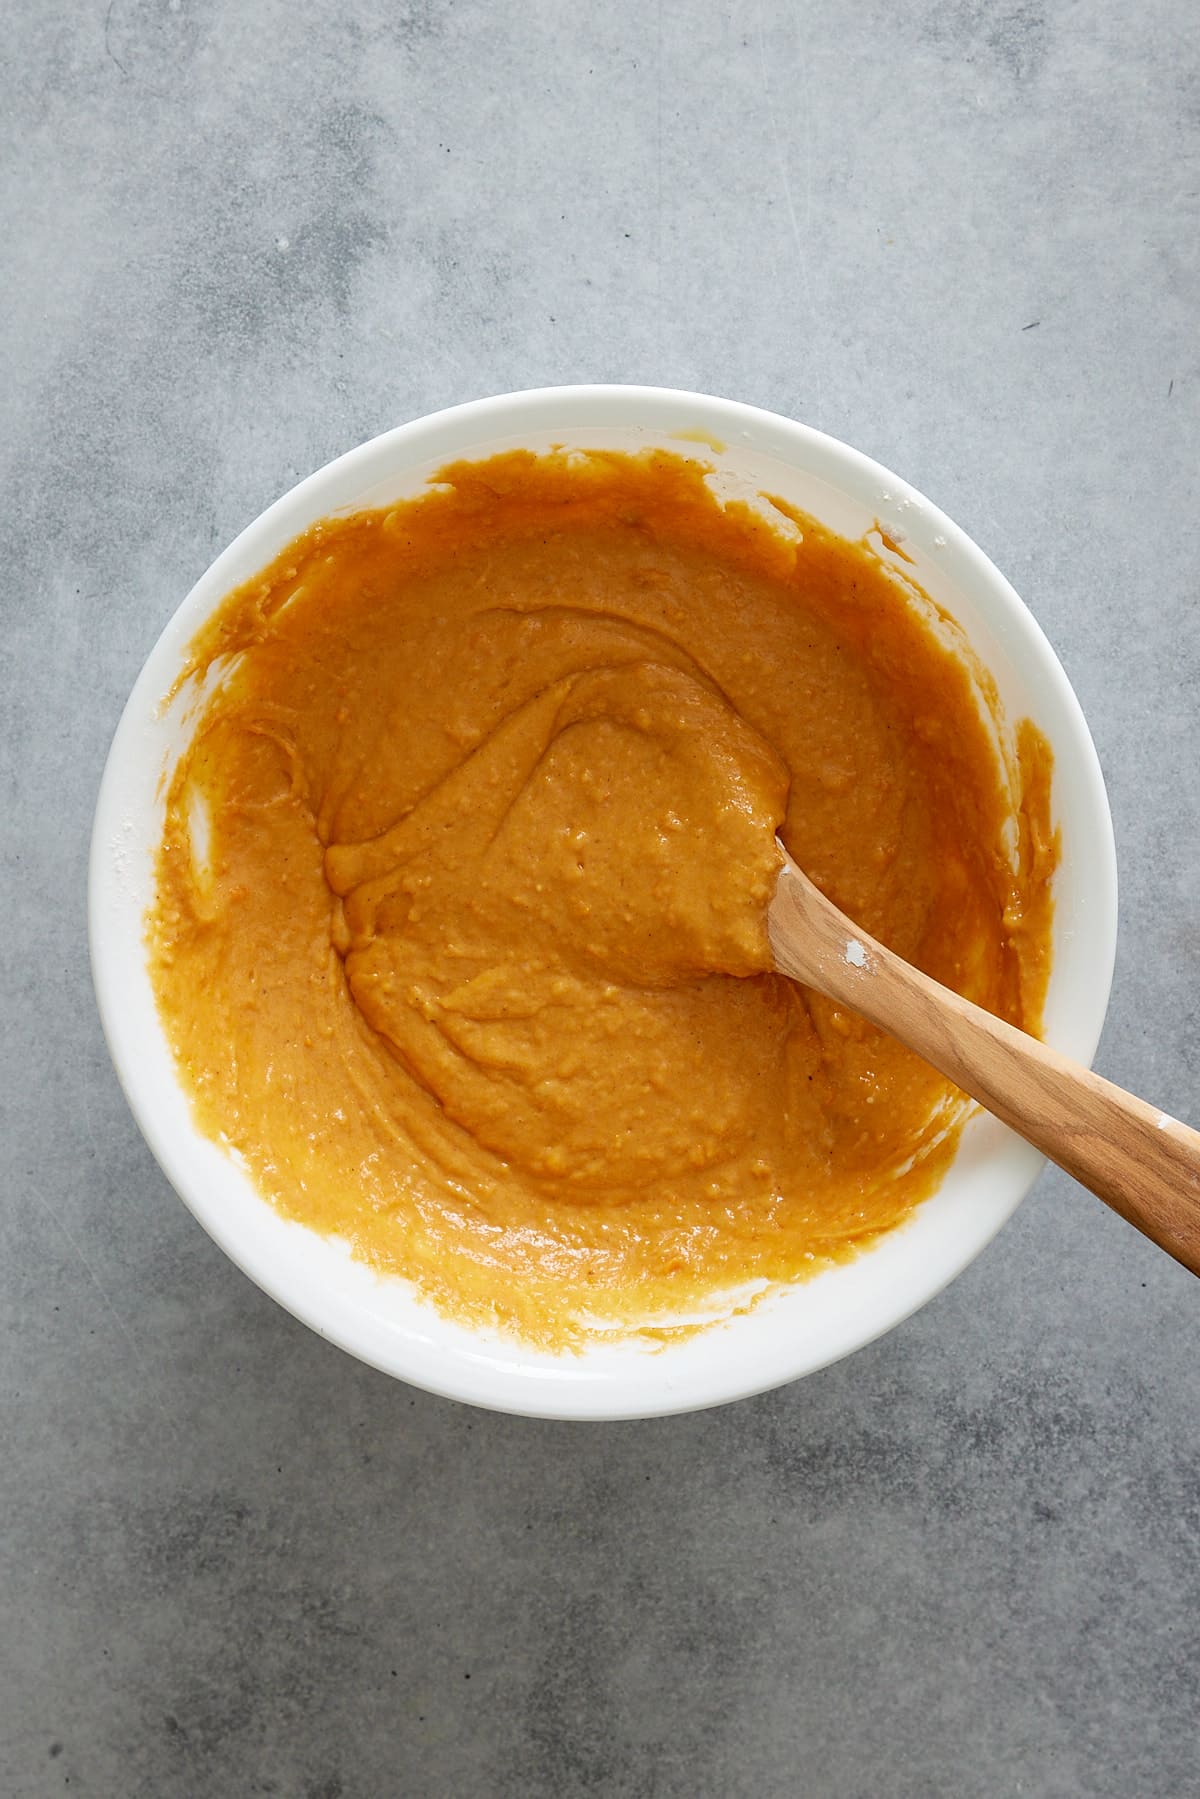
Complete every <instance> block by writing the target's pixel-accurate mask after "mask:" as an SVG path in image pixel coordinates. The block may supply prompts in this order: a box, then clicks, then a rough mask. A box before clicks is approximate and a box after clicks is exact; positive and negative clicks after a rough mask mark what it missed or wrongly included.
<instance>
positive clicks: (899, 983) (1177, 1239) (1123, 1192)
mask: <svg viewBox="0 0 1200 1799" xmlns="http://www.w3.org/2000/svg"><path fill="white" fill-rule="evenodd" d="M780 849H781V850H782V852H783V858H784V861H783V868H782V870H781V871H780V875H779V884H778V886H777V887H776V889H775V897H774V898H773V899H772V901H771V904H770V906H769V908H768V910H767V931H768V935H769V937H770V941H771V953H772V955H773V956H774V958H775V966H776V968H777V969H778V970H779V972H780V973H781V974H786V975H790V976H791V978H792V979H793V980H794V981H802V982H803V983H804V985H805V986H806V987H815V988H816V989H817V991H818V993H824V994H825V995H826V996H827V997H828V998H829V999H832V1000H836V1002H837V1003H838V1005H840V1006H848V1007H850V1008H851V1009H852V1010H853V1011H855V1012H858V1013H860V1014H861V1016H862V1017H863V1018H866V1019H869V1020H870V1022H871V1023H872V1024H875V1025H878V1026H879V1027H880V1028H881V1029H882V1030H885V1031H887V1032H888V1033H889V1035H891V1036H893V1037H896V1038H898V1039H899V1041H900V1042H901V1043H903V1044H905V1045H906V1046H907V1047H908V1048H909V1049H913V1050H915V1051H916V1052H917V1054H918V1055H919V1056H923V1057H924V1058H925V1060H926V1061H927V1062H929V1063H931V1064H932V1066H933V1067H934V1068H936V1069H937V1070H938V1071H939V1072H940V1073H941V1074H944V1075H946V1076H947V1078H948V1079H949V1080H952V1081H953V1082H954V1084H955V1086H957V1087H961V1088H962V1089H963V1091H964V1092H966V1093H969V1094H971V1096H972V1097H973V1098H974V1099H977V1100H978V1101H979V1102H980V1104H981V1105H984V1106H986V1107H987V1109H988V1111H989V1112H994V1113H995V1115H996V1117H997V1118H1001V1119H1003V1120H1004V1123H1005V1124H1007V1125H1010V1126H1011V1127H1012V1129H1013V1130H1014V1131H1017V1132H1018V1133H1019V1134H1020V1135H1021V1136H1022V1137H1024V1138H1026V1139H1027V1140H1028V1141H1029V1142H1030V1143H1032V1144H1034V1145H1035V1146H1036V1147H1037V1148H1038V1149H1040V1150H1041V1152H1042V1154H1043V1155H1046V1156H1049V1157H1050V1159H1051V1161H1052V1162H1057V1163H1058V1165H1059V1167H1060V1168H1065V1169H1066V1171H1067V1173H1068V1174H1070V1175H1073V1176H1074V1178H1075V1179H1076V1180H1077V1181H1080V1182H1082V1184H1083V1185H1084V1186H1085V1187H1090V1189H1091V1191H1092V1192H1093V1193H1095V1194H1096V1195H1098V1197H1099V1198H1100V1199H1102V1200H1103V1201H1104V1202H1105V1204H1106V1205H1110V1206H1112V1208H1113V1210H1114V1211H1116V1212H1119V1213H1120V1214H1121V1216H1122V1218H1125V1219H1128V1221H1129V1223H1130V1224H1132V1225H1133V1226H1134V1227H1135V1228H1136V1229H1137V1230H1139V1231H1141V1232H1142V1233H1143V1234H1144V1235H1145V1236H1147V1237H1149V1238H1150V1240H1151V1241H1152V1242H1154V1243H1157V1244H1158V1246H1159V1248H1160V1249H1165V1250H1166V1252H1167V1254H1168V1255H1171V1256H1174V1257H1175V1260H1176V1261H1177V1262H1182V1263H1183V1265H1184V1267H1185V1268H1190V1269H1191V1271H1192V1273H1193V1274H1200V1131H1194V1130H1192V1129H1190V1127H1189V1126H1188V1125H1186V1124H1180V1122H1179V1121H1178V1119H1176V1118H1169V1117H1168V1116H1167V1114H1166V1113H1165V1112H1160V1111H1158V1109H1157V1108H1156V1107H1154V1106H1148V1105H1147V1104H1146V1102H1145V1101H1144V1100H1141V1099H1135V1098H1134V1096H1133V1095H1132V1094H1131V1093H1125V1092H1123V1091H1122V1089H1121V1088H1120V1087H1114V1086H1113V1085H1112V1083H1111V1082H1110V1081H1104V1080H1101V1079H1100V1076H1099V1075H1096V1074H1092V1073H1091V1072H1090V1071H1089V1070H1088V1069H1086V1068H1081V1067H1080V1066H1079V1064H1078V1063H1076V1062H1072V1061H1070V1060H1068V1058H1067V1057H1066V1056H1060V1055H1059V1054H1058V1052H1057V1051H1056V1050H1053V1049H1048V1048H1047V1047H1046V1045H1045V1044H1044V1043H1039V1042H1038V1040H1037V1038H1036V1037H1030V1036H1029V1035H1028V1034H1027V1033H1026V1032H1025V1031H1019V1030H1017V1029H1016V1027H1015V1026H1014V1025H1011V1024H1006V1023H1005V1022H1004V1021H1003V1019H1000V1018H995V1017H993V1015H992V1014H991V1013H990V1012H985V1011H984V1010H983V1008H982V1006H975V1005H972V1004H971V1002H970V1000H966V999H962V998H960V997H959V995H958V994H957V993H952V992H951V991H950V989H949V988H948V987H943V986H941V985H939V983H938V982H937V981H933V980H930V978H929V976H928V975H925V974H922V973H921V972H920V970H919V969H916V968H913V967H911V966H910V965H909V963H907V962H903V961H901V959H900V957H899V956H894V955H893V954H892V952H891V951H890V950H887V949H885V948H884V947H883V945H882V944H881V943H876V941H875V939H874V938H873V937H868V936H867V934H866V932H865V931H860V930H859V928H858V926H857V925H855V924H852V923H851V921H850V920H849V919H848V918H847V917H846V915H845V913H844V912H839V911H838V909H837V907H836V906H835V905H834V904H833V903H832V901H831V900H827V899H826V898H825V896H824V894H823V893H821V892H820V891H819V889H818V888H816V887H814V886H813V883H812V882H811V881H810V880H809V878H808V876H807V875H805V874H803V873H802V872H801V870H800V869H799V868H797V866H796V864H795V863H794V862H793V861H792V858H791V857H790V856H789V855H788V853H787V851H786V850H785V849H783V846H782V844H781V845H780Z"/></svg>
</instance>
